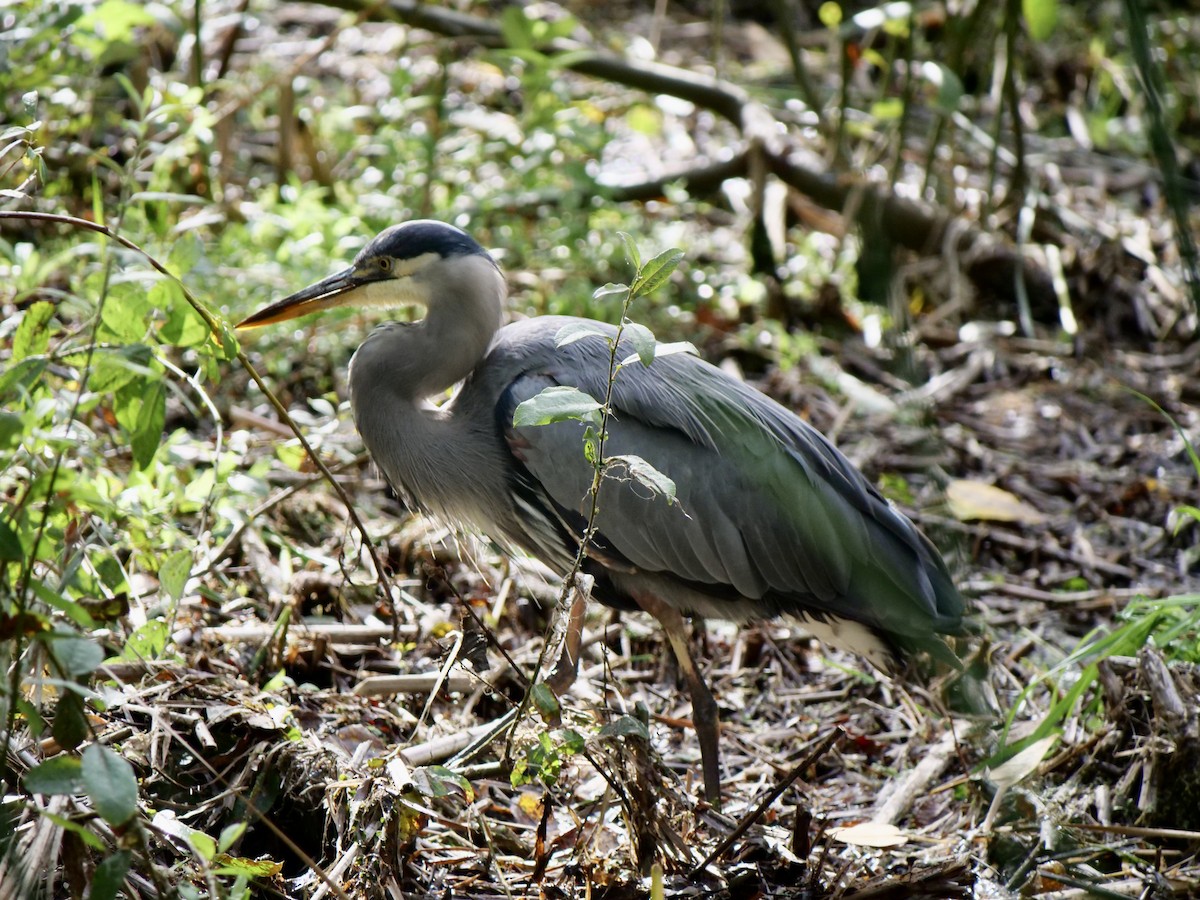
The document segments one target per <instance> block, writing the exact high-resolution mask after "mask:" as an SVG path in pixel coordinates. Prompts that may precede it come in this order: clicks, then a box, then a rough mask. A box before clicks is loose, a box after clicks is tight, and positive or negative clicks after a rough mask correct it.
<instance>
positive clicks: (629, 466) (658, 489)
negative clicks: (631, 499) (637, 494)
mask: <svg viewBox="0 0 1200 900" xmlns="http://www.w3.org/2000/svg"><path fill="white" fill-rule="evenodd" d="M605 463H606V464H608V465H609V466H620V467H622V468H624V469H625V471H626V472H627V473H628V474H629V477H630V478H632V479H633V480H634V481H636V482H637V483H638V484H640V485H643V486H645V487H647V488H649V489H650V490H651V491H652V492H653V493H655V494H657V495H659V496H661V497H665V498H666V500H667V502H668V503H675V502H677V501H676V500H675V482H674V481H672V480H671V479H670V478H668V477H667V476H666V475H664V474H663V473H662V472H660V471H658V469H656V468H654V466H652V465H650V463H648V462H646V460H644V459H642V458H641V457H640V456H635V455H633V454H632V453H625V454H620V455H617V456H610V457H609V458H608V459H606V460H605Z"/></svg>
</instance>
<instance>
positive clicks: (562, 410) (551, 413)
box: [513, 385, 601, 428]
mask: <svg viewBox="0 0 1200 900" xmlns="http://www.w3.org/2000/svg"><path fill="white" fill-rule="evenodd" d="M600 408H601V406H600V403H598V402H597V401H596V400H595V399H593V398H592V397H590V396H588V395H587V394H585V393H584V392H583V391H581V390H578V389H577V388H573V387H567V386H565V385H555V386H554V387H548V388H546V389H545V390H543V391H542V392H541V393H540V394H538V395H537V396H536V397H530V398H529V399H528V400H526V401H524V402H523V403H521V404H519V405H518V406H517V408H516V410H514V411H513V425H514V427H516V428H524V427H526V426H529V425H549V424H551V423H554V422H566V421H568V420H569V419H578V420H579V421H581V422H588V421H593V420H595V419H596V418H598V413H599V410H600Z"/></svg>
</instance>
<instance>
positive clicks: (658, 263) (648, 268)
mask: <svg viewBox="0 0 1200 900" xmlns="http://www.w3.org/2000/svg"><path fill="white" fill-rule="evenodd" d="M682 259H683V251H682V250H677V249H674V248H672V249H670V250H664V251H663V252H662V253H660V254H658V256H656V257H654V259H652V260H650V262H648V263H646V265H645V266H643V267H642V269H641V271H639V272H638V277H637V278H636V279H635V280H634V283H633V294H634V296H636V297H644V296H646V295H647V294H653V293H654V292H655V291H656V290H658V288H659V287H661V286H662V284H663V283H664V282H665V281H666V280H667V279H668V278H670V277H671V273H672V272H674V271H675V269H676V267H678V265H679V262H680V260H682Z"/></svg>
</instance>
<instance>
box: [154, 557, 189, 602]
mask: <svg viewBox="0 0 1200 900" xmlns="http://www.w3.org/2000/svg"><path fill="white" fill-rule="evenodd" d="M191 573H192V553H191V551H190V550H177V551H175V552H174V553H172V554H171V555H170V556H168V557H167V558H166V559H165V560H163V564H162V565H161V566H159V567H158V583H159V587H161V588H162V592H163V593H164V594H166V595H167V597H169V598H170V599H171V601H172V602H175V601H178V600H179V598H180V597H182V596H183V589H184V587H185V586H186V585H187V580H188V576H190V575H191Z"/></svg>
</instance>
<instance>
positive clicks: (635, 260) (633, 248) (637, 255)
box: [617, 231, 642, 272]
mask: <svg viewBox="0 0 1200 900" xmlns="http://www.w3.org/2000/svg"><path fill="white" fill-rule="evenodd" d="M617 237H619V238H620V239H621V246H622V247H624V248H625V256H626V257H627V258H628V259H629V262H630V265H632V266H633V270H634V271H635V272H636V271H638V270H640V269H641V268H642V253H641V251H640V250H638V245H637V241H635V240H634V239H633V235H631V234H629V232H627V231H618V232H617Z"/></svg>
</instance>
